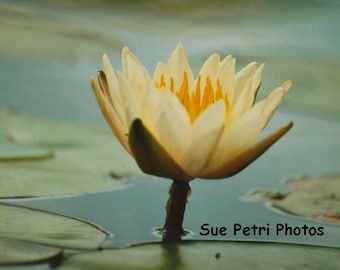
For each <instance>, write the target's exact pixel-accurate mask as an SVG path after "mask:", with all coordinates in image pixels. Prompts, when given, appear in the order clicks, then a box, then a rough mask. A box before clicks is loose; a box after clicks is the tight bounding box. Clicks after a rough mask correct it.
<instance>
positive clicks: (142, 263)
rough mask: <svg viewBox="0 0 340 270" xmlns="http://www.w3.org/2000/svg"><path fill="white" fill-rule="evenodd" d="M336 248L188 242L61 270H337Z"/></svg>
mask: <svg viewBox="0 0 340 270" xmlns="http://www.w3.org/2000/svg"><path fill="white" fill-rule="evenodd" d="M339 256H340V250H339V249H336V248H327V247H317V246H304V245H290V244H277V243H264V242H261V243H257V242H225V241H185V242H182V243H177V244H161V243H153V244H144V245H139V246H134V247H131V248H126V249H111V250H103V251H96V252H90V253H86V254H80V255H75V256H72V257H70V258H69V259H66V260H65V261H64V262H63V263H62V265H61V267H60V268H58V270H77V269H79V270H80V269H81V270H90V269H91V270H92V269H96V270H97V269H100V270H106V269H110V270H113V269H148V270H149V269H162V270H163V269H183V270H185V269H252V270H254V269H310V270H312V269H336V268H337V267H338V261H339Z"/></svg>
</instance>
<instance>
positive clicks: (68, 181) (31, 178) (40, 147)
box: [0, 112, 144, 198]
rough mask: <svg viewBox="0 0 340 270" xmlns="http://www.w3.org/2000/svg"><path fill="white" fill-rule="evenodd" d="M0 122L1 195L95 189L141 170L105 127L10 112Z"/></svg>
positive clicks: (112, 185) (110, 186) (1, 115)
mask: <svg viewBox="0 0 340 270" xmlns="http://www.w3.org/2000/svg"><path fill="white" fill-rule="evenodd" d="M0 123H1V125H0V136H3V137H5V138H6V139H7V141H4V140H3V139H2V143H0V153H1V152H3V153H5V152H6V153H7V154H6V155H7V158H6V155H4V156H5V158H2V159H1V160H0V198H1V197H30V196H32V197H34V196H57V195H69V194H79V193H85V192H98V191H102V190H109V189H116V188H121V187H124V186H126V185H125V184H123V183H122V182H121V181H116V180H114V179H113V178H126V177H130V176H135V175H139V176H142V175H144V174H143V173H142V172H141V171H140V170H139V168H138V166H137V165H136V163H135V161H134V160H133V158H132V157H131V156H129V155H128V154H127V153H126V152H125V151H124V150H123V148H122V146H121V145H120V144H119V143H118V142H117V140H116V139H115V137H114V136H113V135H112V134H111V133H110V132H109V131H107V130H103V129H100V128H96V127H92V126H88V125H85V124H79V123H72V122H64V121H57V120H52V119H40V118H33V117H28V116H24V115H21V114H17V113H9V112H7V113H0ZM51 153H53V156H52V155H51ZM0 156H1V154H0ZM23 157H24V158H23ZM38 157H40V158H42V157H45V159H39V158H38Z"/></svg>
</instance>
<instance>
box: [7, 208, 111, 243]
mask: <svg viewBox="0 0 340 270" xmlns="http://www.w3.org/2000/svg"><path fill="white" fill-rule="evenodd" d="M0 213H1V219H0V237H2V238H10V239H16V240H22V241H29V242H34V243H38V244H45V245H52V246H58V247H63V248H74V249H95V248H98V247H99V246H100V245H101V244H102V243H103V242H104V240H105V239H106V237H107V236H108V235H109V233H108V232H106V231H105V230H103V229H101V228H99V227H98V226H95V225H93V224H91V223H89V222H85V221H82V220H79V219H76V218H71V217H68V216H64V215H61V214H54V213H49V212H45V211H40V210H35V209H30V208H26V207H20V206H14V205H9V204H3V203H0ZM1 245H2V243H1V242H0V249H1V248H2V249H3V248H5V247H6V246H5V247H4V246H1Z"/></svg>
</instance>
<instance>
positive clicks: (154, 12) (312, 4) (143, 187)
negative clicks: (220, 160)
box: [0, 0, 340, 246]
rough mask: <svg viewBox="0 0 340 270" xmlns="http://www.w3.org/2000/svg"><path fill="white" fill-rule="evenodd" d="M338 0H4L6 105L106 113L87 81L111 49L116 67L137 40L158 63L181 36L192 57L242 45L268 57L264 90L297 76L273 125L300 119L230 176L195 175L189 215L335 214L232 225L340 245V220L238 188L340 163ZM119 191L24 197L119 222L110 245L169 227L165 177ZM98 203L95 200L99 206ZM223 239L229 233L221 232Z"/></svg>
mask: <svg viewBox="0 0 340 270" xmlns="http://www.w3.org/2000/svg"><path fill="white" fill-rule="evenodd" d="M339 7H340V2H339V1H336V0H333V1H316V0H313V1H299V2H297V1H256V0H253V1H250V0H249V1H248V0H243V1H238V2H237V3H236V2H232V1H217V0H216V1H209V4H206V2H204V1H174V2H171V1H165V0H163V1H136V2H130V1H125V2H124V3H121V2H120V1H119V2H118V1H104V0H103V1H90V0H87V1H72V2H69V1H58V2H55V1H42V2H40V1H35V2H33V1H15V2H14V1H0V39H1V42H0V68H1V72H0V81H1V85H0V109H7V108H14V109H17V110H22V111H23V112H25V113H28V114H33V115H37V116H44V117H51V118H61V119H66V120H71V121H81V122H85V123H89V124H95V125H100V126H103V127H105V128H106V124H105V122H104V120H103V119H102V116H101V115H100V113H99V109H98V107H97V104H96V102H95V99H94V97H93V95H92V93H91V89H90V86H89V78H90V76H91V75H95V74H96V72H97V70H98V69H100V68H101V55H102V54H103V53H104V52H106V53H108V55H109V56H110V58H111V60H112V63H113V64H114V66H115V67H116V69H120V66H121V63H120V61H121V60H120V53H121V49H122V47H123V46H128V47H130V49H131V50H132V51H134V52H135V54H136V55H137V56H138V57H139V58H140V60H141V61H142V62H143V63H144V64H145V66H146V67H147V69H148V70H149V71H150V72H151V73H152V71H153V68H154V67H155V65H156V63H157V62H158V61H160V60H162V61H166V60H167V59H168V57H169V55H170V53H171V51H172V50H173V49H174V48H175V46H176V44H177V43H178V42H179V41H181V42H183V44H184V46H185V49H186V52H187V54H188V57H189V59H190V60H191V62H192V68H193V70H195V71H198V70H199V67H200V65H201V64H202V63H203V61H204V59H205V58H206V57H207V56H208V55H210V54H211V53H213V52H218V53H220V54H221V55H227V54H233V55H234V56H236V57H237V61H238V67H239V68H240V67H242V66H244V65H245V64H246V63H248V62H250V61H254V60H255V61H258V62H265V63H266V67H265V72H264V75H263V84H262V89H261V94H260V97H263V96H264V95H266V94H267V93H269V91H270V90H272V89H273V88H274V87H275V86H277V85H278V84H280V83H281V82H283V81H285V80H286V79H292V80H293V81H294V86H293V89H292V91H291V92H290V93H289V95H288V96H287V98H286V100H285V102H284V104H283V106H282V108H280V111H279V113H278V114H277V116H276V117H275V118H274V119H273V123H272V124H271V125H270V126H269V127H268V129H269V130H273V129H274V128H275V127H278V126H280V125H282V124H284V123H286V122H287V121H289V120H294V122H295V127H294V128H293V130H292V131H291V132H290V133H289V134H288V135H287V136H286V137H285V138H284V139H282V140H281V141H280V142H279V143H278V144H277V145H275V146H274V147H273V148H272V149H271V150H270V151H269V152H268V153H267V154H266V155H264V156H263V157H261V158H260V159H259V161H257V162H256V163H254V164H253V165H251V166H250V167H249V168H248V169H246V170H245V171H243V172H242V173H240V174H239V175H237V176H235V177H234V178H233V179H231V180H227V181H213V182H210V181H201V180H196V181H194V182H193V184H192V190H193V193H192V196H191V197H190V203H189V205H188V208H187V212H186V217H185V222H184V223H185V227H186V228H187V229H189V230H190V231H192V235H191V236H189V237H191V238H194V239H207V238H205V237H202V236H200V235H199V232H200V226H201V225H203V224H204V223H209V224H211V225H213V226H231V224H233V223H240V224H245V225H246V224H250V225H251V224H259V225H266V224H270V225H274V224H276V223H280V222H289V224H291V225H292V226H300V225H303V224H310V225H311V226H325V234H324V236H322V237H300V236H298V237H290V236H284V237H272V236H269V237H267V236H253V237H241V236H235V237H234V236H230V237H229V236H228V239H234V238H237V239H239V238H240V239H243V240H272V241H283V242H299V243H308V244H319V245H329V246H339V244H338V243H340V241H339V240H340V238H339V237H340V236H339V235H340V234H339V232H340V231H339V230H340V229H339V226H335V225H330V224H325V223H317V222H313V221H310V220H306V219H302V218H298V217H292V216H288V215H283V214H282V213H277V212H275V211H272V210H270V209H268V208H266V207H265V206H264V204H263V202H258V203H249V202H244V201H241V200H240V197H242V196H243V195H244V194H246V193H247V192H248V191H249V190H251V189H254V188H267V189H271V188H273V189H280V190H281V191H285V187H284V184H282V182H281V181H282V180H284V179H286V178H288V177H292V176H301V175H305V174H306V175H320V174H328V173H339V153H340V145H339V143H338V138H339V136H340V123H339V116H340V106H339V98H340V91H339V85H340V78H339V76H338V73H339V68H340V64H339V63H340V61H339V60H340V36H339V35H338V25H339V23H340V16H339V15H340V9H339ZM131 181H132V183H133V184H134V185H133V186H132V187H130V188H127V189H125V190H121V191H119V192H112V193H110V192H104V193H100V194H90V195H82V196H78V197H69V198H59V199H44V200H38V199H37V200H25V201H21V203H23V204H25V205H30V206H34V207H38V208H44V209H47V210H53V211H59V212H62V213H65V214H69V215H72V216H77V217H80V218H84V219H87V220H89V221H91V222H94V223H96V224H99V225H100V226H102V227H104V228H106V229H107V230H109V231H111V232H112V233H113V234H114V237H113V238H112V239H110V240H109V241H108V244H109V245H114V246H124V245H128V244H131V243H136V242H141V241H151V240H155V239H159V238H158V237H157V236H155V235H153V234H152V230H153V229H154V228H155V227H158V226H161V225H162V224H163V220H164V206H165V202H166V200H167V188H168V185H169V184H170V183H169V182H168V181H165V180H154V181H151V180H150V181H146V180H140V179H133V180H131ZM89 209H90V210H89ZM220 239H225V237H220Z"/></svg>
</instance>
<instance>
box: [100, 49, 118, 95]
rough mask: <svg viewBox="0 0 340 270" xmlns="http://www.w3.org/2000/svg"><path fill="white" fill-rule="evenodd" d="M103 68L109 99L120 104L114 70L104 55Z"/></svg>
mask: <svg viewBox="0 0 340 270" xmlns="http://www.w3.org/2000/svg"><path fill="white" fill-rule="evenodd" d="M103 68H104V73H105V76H106V80H107V84H108V86H109V90H110V98H111V99H112V100H118V101H119V102H121V97H120V95H119V91H118V87H119V86H118V81H117V77H116V74H115V72H114V69H113V67H112V65H111V62H110V59H109V58H108V57H107V55H106V54H104V55H103Z"/></svg>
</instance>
